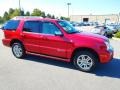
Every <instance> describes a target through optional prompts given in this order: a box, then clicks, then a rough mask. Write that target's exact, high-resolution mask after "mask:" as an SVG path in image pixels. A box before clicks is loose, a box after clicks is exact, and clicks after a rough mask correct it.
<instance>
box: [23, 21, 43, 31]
mask: <svg viewBox="0 0 120 90" xmlns="http://www.w3.org/2000/svg"><path fill="white" fill-rule="evenodd" d="M40 28H41V23H40V22H39V21H26V22H25V24H24V29H23V31H26V32H35V33H40Z"/></svg>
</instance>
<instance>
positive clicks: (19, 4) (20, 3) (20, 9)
mask: <svg viewBox="0 0 120 90" xmlns="http://www.w3.org/2000/svg"><path fill="white" fill-rule="evenodd" d="M19 10H20V16H21V2H20V0H19Z"/></svg>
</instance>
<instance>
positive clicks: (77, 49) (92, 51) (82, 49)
mask: <svg viewBox="0 0 120 90" xmlns="http://www.w3.org/2000/svg"><path fill="white" fill-rule="evenodd" d="M79 51H89V52H91V53H93V54H95V56H96V57H97V58H98V62H99V61H100V57H99V55H98V53H97V52H96V51H95V50H94V49H91V48H87V47H80V48H76V49H75V50H74V51H73V53H72V55H71V59H70V60H71V62H72V61H73V57H74V56H75V54H76V53H77V52H79Z"/></svg>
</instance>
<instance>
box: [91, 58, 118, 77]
mask: <svg viewBox="0 0 120 90" xmlns="http://www.w3.org/2000/svg"><path fill="white" fill-rule="evenodd" d="M92 73H94V74H96V75H97V76H101V77H112V78H119V79H120V59H118V58H114V59H113V60H112V61H111V62H109V63H107V64H101V65H99V66H98V67H97V69H95V71H93V72H92Z"/></svg>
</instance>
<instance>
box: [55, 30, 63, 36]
mask: <svg viewBox="0 0 120 90" xmlns="http://www.w3.org/2000/svg"><path fill="white" fill-rule="evenodd" d="M55 36H63V34H62V33H61V32H60V31H55Z"/></svg>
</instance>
